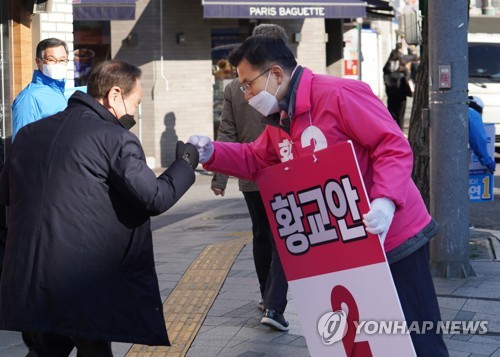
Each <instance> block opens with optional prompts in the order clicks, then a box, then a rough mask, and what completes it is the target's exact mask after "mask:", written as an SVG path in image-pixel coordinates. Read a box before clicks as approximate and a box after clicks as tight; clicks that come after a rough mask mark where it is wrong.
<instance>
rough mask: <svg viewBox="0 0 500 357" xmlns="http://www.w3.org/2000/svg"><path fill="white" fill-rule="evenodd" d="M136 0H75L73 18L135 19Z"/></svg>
mask: <svg viewBox="0 0 500 357" xmlns="http://www.w3.org/2000/svg"><path fill="white" fill-rule="evenodd" d="M135 1H136V0H73V19H74V20H79V21H109V20H134V19H135Z"/></svg>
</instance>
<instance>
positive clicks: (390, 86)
mask: <svg viewBox="0 0 500 357" xmlns="http://www.w3.org/2000/svg"><path fill="white" fill-rule="evenodd" d="M402 51H403V44H402V43H401V42H398V43H397V44H396V48H395V49H394V50H392V51H391V53H390V55H389V58H388V59H387V62H386V63H385V65H384V68H383V73H384V85H385V93H386V94H387V109H388V110H389V113H391V116H392V117H393V118H394V120H395V121H396V123H397V124H398V125H399V127H400V128H401V129H403V127H404V118H405V110H406V97H410V96H412V92H411V88H410V85H409V84H408V76H409V73H408V69H407V68H406V63H407V61H405V58H404V57H403V52H402Z"/></svg>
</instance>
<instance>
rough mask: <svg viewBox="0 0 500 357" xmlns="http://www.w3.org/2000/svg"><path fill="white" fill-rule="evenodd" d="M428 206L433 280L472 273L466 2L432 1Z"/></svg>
mask: <svg viewBox="0 0 500 357" xmlns="http://www.w3.org/2000/svg"><path fill="white" fill-rule="evenodd" d="M428 6H429V7H428V12H427V14H428V20H429V78H430V88H429V96H430V99H429V100H430V103H429V109H430V207H431V214H432V216H433V217H434V218H435V219H436V220H437V221H438V223H439V225H440V231H439V233H438V236H437V237H435V238H434V239H433V240H432V241H431V269H432V273H433V275H434V276H440V277H446V278H465V277H467V276H471V275H474V271H473V269H472V267H471V265H470V262H469V195H468V188H469V184H468V180H469V179H468V161H469V156H468V155H469V151H468V149H467V143H468V141H469V116H468V109H467V77H468V62H467V61H468V60H467V57H468V56H467V28H468V24H467V18H468V16H467V15H468V1H467V0H429V1H428Z"/></svg>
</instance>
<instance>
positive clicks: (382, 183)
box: [204, 68, 431, 252]
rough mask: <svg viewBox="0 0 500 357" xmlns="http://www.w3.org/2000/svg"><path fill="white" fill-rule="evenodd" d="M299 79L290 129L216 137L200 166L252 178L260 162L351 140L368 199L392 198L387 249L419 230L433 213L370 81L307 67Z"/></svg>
mask: <svg viewBox="0 0 500 357" xmlns="http://www.w3.org/2000/svg"><path fill="white" fill-rule="evenodd" d="M298 80H299V81H300V83H299V85H298V88H297V94H296V99H295V108H294V111H293V117H292V118H291V125H290V133H291V134H290V135H288V133H287V132H286V131H284V130H282V129H280V128H278V127H274V126H272V125H267V126H266V129H265V130H264V132H263V133H262V134H261V135H260V136H259V137H258V138H257V139H256V140H255V141H254V142H252V143H248V144H238V143H226V142H214V146H215V153H214V155H213V156H212V158H211V160H210V161H209V162H207V163H206V164H205V165H204V168H205V169H207V170H210V171H216V172H221V173H225V174H228V175H233V176H236V177H240V178H244V179H250V180H254V179H255V177H256V173H257V171H259V170H260V169H262V168H265V167H267V166H269V165H274V164H277V163H280V162H285V161H288V160H293V159H294V158H298V157H301V156H307V155H311V154H312V153H313V151H314V145H313V143H314V142H316V146H317V147H318V149H323V148H327V147H330V146H332V145H335V144H337V143H340V142H343V141H346V140H352V142H353V144H354V149H355V152H356V156H357V159H358V162H359V166H360V169H361V172H362V176H363V179H364V182H365V185H366V189H367V191H368V196H369V197H370V201H373V199H375V198H378V197H387V198H389V199H391V200H393V201H394V203H395V204H396V212H395V214H394V219H393V221H392V224H391V227H390V229H389V232H388V234H387V238H386V240H385V244H384V248H385V251H386V252H388V251H390V250H392V249H394V248H395V247H397V246H399V245H400V244H401V243H403V242H404V241H406V240H407V239H408V238H410V237H412V236H413V235H415V234H416V233H418V232H419V231H420V230H422V229H423V228H424V227H425V226H426V225H427V224H428V223H429V222H430V220H431V217H430V215H429V213H428V212H427V208H426V207H425V204H424V202H423V200H422V197H421V195H420V192H419V191H418V189H417V187H416V186H415V184H414V183H413V181H412V179H411V172H412V166H413V154H412V151H411V148H410V145H409V143H408V140H407V139H406V138H405V137H404V135H403V133H402V132H401V129H400V128H399V127H398V125H397V124H396V122H395V121H394V119H393V118H392V117H391V115H390V114H389V112H388V111H387V109H386V108H385V106H384V104H383V103H382V102H381V101H380V100H379V99H378V98H377V97H376V96H375V95H374V94H373V92H372V91H371V89H370V87H369V86H368V85H367V84H366V83H363V82H361V81H355V80H348V79H342V78H337V77H331V76H324V75H317V74H313V73H312V72H311V71H310V70H309V69H307V68H304V71H303V73H302V76H301V78H299V79H298ZM291 102H293V100H292V101H291Z"/></svg>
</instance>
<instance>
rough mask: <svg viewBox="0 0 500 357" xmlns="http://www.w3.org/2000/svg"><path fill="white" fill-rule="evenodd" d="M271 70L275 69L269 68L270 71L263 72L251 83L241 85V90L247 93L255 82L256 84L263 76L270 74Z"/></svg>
mask: <svg viewBox="0 0 500 357" xmlns="http://www.w3.org/2000/svg"><path fill="white" fill-rule="evenodd" d="M271 68H273V67H269V68H268V69H266V70H265V71H264V72H262V73H261V74H259V75H258V76H257V77H255V78H254V79H252V80H251V81H250V82H246V83H241V86H240V89H241V91H242V92H243V93H246V92H247V90H249V89H250V86H251V85H252V83H253V82H255V81H256V80H257V79H259V78H260V77H261V76H263V75H264V74H266V73H267V72H269V71H270V70H271Z"/></svg>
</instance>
